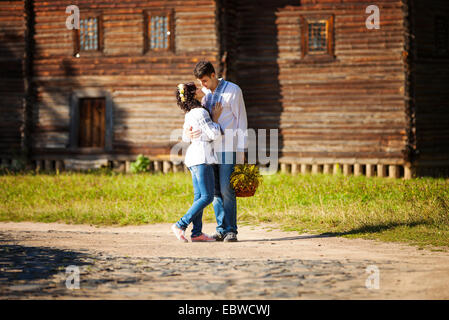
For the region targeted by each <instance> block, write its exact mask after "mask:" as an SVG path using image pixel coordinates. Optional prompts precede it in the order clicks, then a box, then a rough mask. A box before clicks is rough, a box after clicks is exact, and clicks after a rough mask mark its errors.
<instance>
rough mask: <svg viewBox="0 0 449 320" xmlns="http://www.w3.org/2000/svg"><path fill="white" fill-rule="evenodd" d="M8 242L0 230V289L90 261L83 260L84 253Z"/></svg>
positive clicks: (52, 274) (28, 281)
mask: <svg viewBox="0 0 449 320" xmlns="http://www.w3.org/2000/svg"><path fill="white" fill-rule="evenodd" d="M5 242H10V240H8V235H7V234H4V233H1V232H0V268H1V273H0V291H1V292H5V290H6V289H7V288H8V287H10V286H12V285H15V284H19V285H23V284H24V283H25V284H27V283H33V282H36V281H39V280H45V279H50V278H52V277H53V276H54V275H55V274H57V273H61V272H65V270H66V268H67V267H68V266H71V265H73V266H77V267H81V266H84V265H92V263H89V262H87V261H86V259H88V258H91V256H90V255H89V254H87V253H81V252H76V251H69V250H61V249H54V248H46V247H28V246H23V245H17V244H5Z"/></svg>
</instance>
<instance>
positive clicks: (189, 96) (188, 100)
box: [176, 82, 212, 118]
mask: <svg viewBox="0 0 449 320" xmlns="http://www.w3.org/2000/svg"><path fill="white" fill-rule="evenodd" d="M183 86H184V92H183V93H182V95H183V97H181V92H180V90H179V87H178V88H177V89H176V101H177V104H178V106H179V107H180V108H181V109H182V110H183V111H184V112H189V111H190V110H192V109H194V108H204V109H206V108H205V107H204V106H203V105H202V104H201V102H199V101H198V100H196V99H195V93H196V86H195V83H193V82H188V83H184V84H183ZM206 110H207V109H206ZM207 112H208V113H209V116H211V118H212V115H211V114H210V112H209V110H207Z"/></svg>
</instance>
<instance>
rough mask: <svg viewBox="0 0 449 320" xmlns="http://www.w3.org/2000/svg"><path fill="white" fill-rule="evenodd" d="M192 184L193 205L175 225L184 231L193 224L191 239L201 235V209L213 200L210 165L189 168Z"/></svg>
mask: <svg viewBox="0 0 449 320" xmlns="http://www.w3.org/2000/svg"><path fill="white" fill-rule="evenodd" d="M189 170H190V172H191V174H192V182H193V194H194V198H193V204H192V206H191V207H190V209H189V210H188V211H187V213H186V214H185V215H184V216H183V217H182V218H181V219H179V221H178V222H177V223H176V225H177V226H178V227H179V228H181V229H184V230H185V229H186V228H187V227H188V225H189V224H190V223H193V228H192V237H196V236H199V235H201V233H202V229H203V209H204V208H206V207H207V206H208V205H209V204H211V203H212V201H213V200H214V185H215V181H214V169H213V167H212V165H211V164H199V165H196V166H191V167H189Z"/></svg>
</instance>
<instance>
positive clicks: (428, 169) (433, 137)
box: [412, 0, 449, 176]
mask: <svg viewBox="0 0 449 320" xmlns="http://www.w3.org/2000/svg"><path fill="white" fill-rule="evenodd" d="M412 12H413V13H414V14H413V17H414V19H413V21H412V27H413V31H412V32H413V34H414V36H415V38H414V40H415V41H414V48H413V49H414V51H413V53H412V54H413V66H412V68H413V78H412V81H413V85H414V104H415V105H414V108H415V110H416V148H417V152H418V153H417V154H416V164H417V167H418V174H419V175H432V176H438V175H444V174H445V175H448V174H449V30H448V28H449V2H448V1H446V0H439V1H438V0H437V1H428V2H423V1H417V0H413V1H412ZM437 17H438V18H439V19H441V20H442V23H441V24H442V25H437V21H436V19H437ZM444 24H445V27H444ZM437 29H440V30H437ZM441 29H443V30H441ZM444 29H445V30H444ZM441 36H444V37H446V40H445V41H444V39H440V40H438V41H441V40H442V41H441V42H442V43H444V42H445V44H446V47H447V48H446V53H442V54H438V51H437V43H436V41H437V37H441Z"/></svg>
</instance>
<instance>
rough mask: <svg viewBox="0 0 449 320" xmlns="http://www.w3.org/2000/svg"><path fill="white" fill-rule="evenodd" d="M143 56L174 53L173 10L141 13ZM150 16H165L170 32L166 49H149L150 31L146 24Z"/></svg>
mask: <svg viewBox="0 0 449 320" xmlns="http://www.w3.org/2000/svg"><path fill="white" fill-rule="evenodd" d="M143 15H144V18H143V32H144V36H143V42H144V43H143V54H150V55H151V54H166V53H170V52H171V53H174V51H175V19H174V17H175V15H174V10H173V9H165V10H145V11H144V12H143ZM152 16H166V17H167V19H168V23H167V24H168V31H169V32H170V35H169V41H168V47H167V48H161V49H151V48H150V41H151V39H150V31H149V28H148V24H149V21H150V18H151V17H152Z"/></svg>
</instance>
